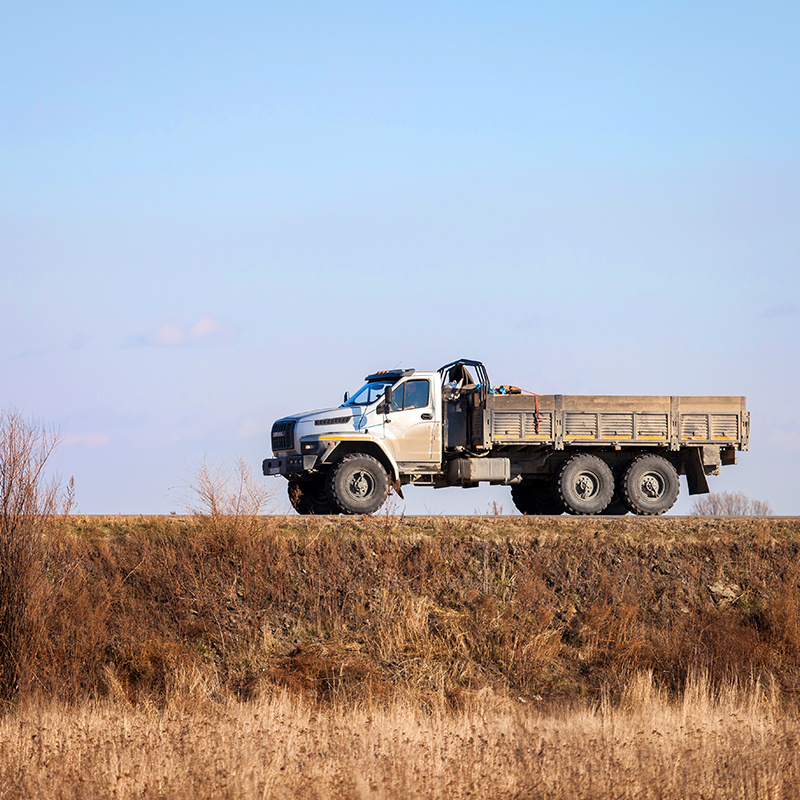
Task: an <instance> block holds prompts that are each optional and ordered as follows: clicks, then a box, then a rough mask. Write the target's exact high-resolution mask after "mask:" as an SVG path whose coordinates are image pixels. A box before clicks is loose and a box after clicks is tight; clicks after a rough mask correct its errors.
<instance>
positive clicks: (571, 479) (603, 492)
mask: <svg viewBox="0 0 800 800" xmlns="http://www.w3.org/2000/svg"><path fill="white" fill-rule="evenodd" d="M555 491H556V496H557V497H558V499H559V500H560V501H561V503H562V504H563V505H564V508H565V509H566V510H567V512H568V513H570V514H579V515H583V516H585V515H587V514H600V513H602V511H603V509H604V508H606V506H607V505H608V504H609V503H610V502H611V498H612V496H613V495H614V473H613V472H612V471H611V467H609V466H608V464H606V462H605V461H603V459H602V458H598V457H597V456H592V455H589V454H588V453H579V454H577V455H574V456H571V457H570V458H568V459H567V460H566V461H565V462H564V463H563V464H562V466H561V469H560V470H559V471H558V472H557V473H556V478H555Z"/></svg>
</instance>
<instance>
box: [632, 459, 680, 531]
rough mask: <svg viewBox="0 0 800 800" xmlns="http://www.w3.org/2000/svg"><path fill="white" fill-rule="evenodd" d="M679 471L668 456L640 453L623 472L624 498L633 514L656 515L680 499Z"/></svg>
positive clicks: (667, 509)
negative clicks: (668, 459)
mask: <svg viewBox="0 0 800 800" xmlns="http://www.w3.org/2000/svg"><path fill="white" fill-rule="evenodd" d="M679 492H680V480H679V478H678V472H677V470H676V469H675V467H673V466H672V464H671V463H670V462H669V461H667V459H666V458H663V457H662V456H656V455H641V456H639V457H638V458H635V459H634V460H633V461H631V463H630V464H629V465H628V468H627V469H626V470H625V474H624V475H623V476H622V485H621V486H620V493H621V495H622V502H623V503H625V505H626V506H627V507H628V508H629V509H630V510H631V511H633V513H634V514H643V515H647V516H657V515H658V514H663V513H664V512H665V511H669V509H671V508H672V506H673V505H674V504H675V501H676V500H677V499H678V493H679Z"/></svg>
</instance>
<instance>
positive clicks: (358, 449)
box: [319, 434, 400, 483]
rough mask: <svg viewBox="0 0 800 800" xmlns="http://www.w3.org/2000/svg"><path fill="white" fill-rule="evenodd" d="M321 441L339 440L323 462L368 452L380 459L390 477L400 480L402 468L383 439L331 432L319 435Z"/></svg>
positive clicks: (323, 458)
mask: <svg viewBox="0 0 800 800" xmlns="http://www.w3.org/2000/svg"><path fill="white" fill-rule="evenodd" d="M319 440H320V441H321V442H337V444H336V445H335V446H334V447H331V448H330V449H329V450H328V451H327V452H326V453H325V454H324V456H323V457H322V463H323V464H331V463H333V462H334V461H339V459H341V458H342V456H344V455H345V454H349V453H366V454H367V455H370V456H374V457H375V458H377V459H378V461H380V462H381V464H383V466H384V467H386V471H387V472H388V473H389V477H390V478H391V479H392V481H393V482H395V483H396V482H397V481H399V480H400V468H399V467H398V466H397V462H396V461H395V460H394V457H393V456H392V454H391V453H390V452H389V451H388V450H387V449H386V446H385V445H384V443H383V441H382V440H381V439H374V438H373V437H372V436H369V435H367V436H363V435H361V436H347V435H346V434H344V435H340V434H331V435H329V436H325V435H322V436H320V437H319Z"/></svg>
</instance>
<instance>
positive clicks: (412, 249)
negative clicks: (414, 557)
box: [0, 0, 800, 514]
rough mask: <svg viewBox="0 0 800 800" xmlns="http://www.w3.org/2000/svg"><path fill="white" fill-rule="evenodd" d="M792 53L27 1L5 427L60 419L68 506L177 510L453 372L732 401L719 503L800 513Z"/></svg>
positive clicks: (490, 497)
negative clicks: (415, 376)
mask: <svg viewBox="0 0 800 800" xmlns="http://www.w3.org/2000/svg"><path fill="white" fill-rule="evenodd" d="M799 36H800V6H798V4H796V3H790V2H773V1H772V0H764V2H761V3H757V4H756V3H751V2H741V0H726V2H704V0H693V1H692V2H683V1H682V0H674V1H672V2H667V1H666V0H665V1H664V2H660V1H659V0H653V2H648V3H640V2H623V1H622V0H619V1H614V0H591V2H590V0H560V2H537V1H536V0H526V1H524V2H523V1H522V0H495V2H491V3H490V2H476V1H475V0H460V1H459V2H446V1H440V0H426V2H424V3H423V2H417V0H406V2H404V3H375V2H349V1H348V0H341V1H340V2H336V3H333V2H311V0H298V2H294V3H274V2H269V1H268V0H261V1H260V2H255V1H252V2H244V1H243V0H227V1H226V2H224V3H223V2H214V1H213V0H205V1H204V0H195V2H191V3H190V2H185V1H182V0H159V2H157V3H156V2H150V1H149V0H139V2H136V3H108V2H82V0H76V1H75V2H73V3H69V4H64V3H50V2H37V0H32V2H30V3H26V4H22V3H17V4H14V5H13V7H9V8H7V9H5V11H4V23H3V26H2V27H1V28H0V74H2V75H3V79H2V81H0V97H1V98H2V114H1V115H0V145H1V146H0V278H2V284H0V285H2V293H1V294H0V337H1V340H2V343H3V344H2V347H0V374H2V376H3V380H2V381H0V408H5V409H8V408H14V409H16V410H19V411H22V412H23V413H24V414H25V415H26V416H28V417H29V418H31V419H35V420H38V421H40V422H41V423H43V424H46V425H49V426H52V427H54V428H55V429H57V430H58V431H60V433H61V435H62V443H61V445H60V447H59V449H58V451H57V453H56V454H55V456H54V458H53V461H52V464H51V466H52V467H53V469H55V470H56V471H57V472H58V473H59V474H60V475H61V476H63V477H64V478H65V479H66V478H68V477H69V476H74V479H75V486H76V501H77V511H79V512H80V513H84V514H105V513H110V514H116V513H120V514H155V513H169V512H172V511H176V512H178V513H181V512H182V511H184V510H185V507H186V498H187V486H188V485H189V483H190V482H191V475H192V473H193V471H194V470H196V468H197V467H198V465H199V464H200V463H202V461H203V459H204V458H205V459H207V460H208V461H210V462H211V463H218V464H222V465H225V464H232V463H233V462H234V460H235V459H237V458H241V459H243V460H244V461H245V462H246V463H247V464H249V465H251V466H252V469H253V471H254V473H255V475H256V476H259V474H260V465H261V461H262V459H263V458H265V457H268V456H269V455H271V452H270V446H269V431H270V428H271V425H272V422H273V421H274V420H275V419H276V418H279V417H281V416H285V415H288V414H291V413H294V412H300V411H305V410H309V409H314V408H324V407H330V406H335V405H337V404H338V403H340V402H341V398H342V395H343V393H344V391H345V390H349V391H351V392H352V391H353V390H354V389H355V388H357V387H358V386H359V385H360V384H361V383H362V379H363V378H364V376H365V375H367V374H368V373H371V372H374V371H375V370H377V369H386V368H392V367H396V366H402V367H411V368H415V369H419V370H435V369H437V368H438V367H439V366H441V365H442V364H444V363H446V362H449V361H452V360H454V359H456V358H460V357H466V358H473V359H480V360H482V361H483V362H484V363H485V364H486V366H487V369H488V371H489V375H490V378H491V380H492V382H493V383H494V384H503V383H511V384H516V385H518V386H521V387H523V388H525V389H527V390H530V391H534V392H539V393H563V394H583V393H586V394H663V395H673V394H700V395H708V394H710V395H722V394H733V395H740V394H742V395H746V396H747V398H748V400H747V402H748V408H749V410H750V411H751V416H752V434H751V449H750V451H749V452H746V453H742V454H740V456H739V464H738V465H737V466H735V467H726V468H723V472H722V475H720V476H719V477H716V478H711V479H710V482H711V488H712V491H730V492H736V491H741V492H744V493H745V494H747V495H748V496H750V497H752V498H755V499H760V500H763V501H767V502H768V503H770V505H771V506H772V508H773V510H774V511H775V513H777V514H800V491H798V488H797V487H798V485H799V481H798V478H800V475H799V472H798V467H797V462H798V459H800V414H799V413H798V410H797V402H796V398H797V396H798V389H800V370H798V366H797V365H798V363H800V269H799V268H800V102H798V101H800V49H799V48H798V47H797V41H798V37H799ZM259 480H264V481H266V482H268V483H267V485H268V486H271V487H273V489H274V498H273V506H272V508H273V509H274V510H275V511H283V510H286V509H287V508H288V504H287V502H286V499H285V482H284V481H283V480H282V479H280V478H270V479H267V478H263V479H261V478H259ZM682 483H683V486H682V492H681V497H680V498H679V500H678V503H677V504H676V506H675V508H674V512H675V513H687V511H688V510H689V507H690V503H691V500H690V498H689V497H688V492H687V489H686V485H685V479H682ZM405 494H406V501H405V503H401V504H399V505H398V506H396V510H398V511H403V512H405V513H408V514H424V513H431V514H439V513H464V514H470V513H473V512H479V513H485V512H486V511H488V510H490V509H491V508H493V504H494V503H496V504H497V506H498V507H500V508H502V509H503V512H504V513H511V512H513V506H512V504H511V500H510V496H509V491H508V489H507V488H506V487H491V488H490V487H485V488H481V489H476V490H462V489H445V490H432V489H429V488H411V489H409V490H407V491H406V493H405Z"/></svg>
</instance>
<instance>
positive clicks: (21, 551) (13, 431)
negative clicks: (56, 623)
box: [0, 410, 74, 703]
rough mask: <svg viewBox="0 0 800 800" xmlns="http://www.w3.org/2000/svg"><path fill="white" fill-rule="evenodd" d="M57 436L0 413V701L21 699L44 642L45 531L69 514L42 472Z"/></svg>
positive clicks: (63, 499) (69, 500) (70, 491)
mask: <svg viewBox="0 0 800 800" xmlns="http://www.w3.org/2000/svg"><path fill="white" fill-rule="evenodd" d="M58 443H59V435H58V434H57V433H56V432H55V431H52V430H50V429H48V428H46V427H45V426H43V425H41V424H40V423H38V422H31V421H28V420H26V419H25V418H24V417H23V416H22V414H21V413H20V412H18V411H14V410H11V411H0V702H2V703H9V702H12V701H13V700H15V699H24V698H25V696H26V695H27V693H28V690H29V687H30V684H31V681H32V679H33V671H34V668H35V664H36V661H37V658H38V656H39V651H40V649H41V646H42V642H43V638H44V637H43V630H44V622H43V611H44V608H45V604H46V600H47V580H46V576H45V556H46V551H47V541H46V539H45V532H46V531H48V530H52V519H53V517H54V516H55V515H57V514H59V513H68V512H69V508H70V505H71V503H72V498H73V492H74V485H73V483H72V481H70V484H69V488H68V490H67V494H66V496H62V493H61V487H60V485H59V483H58V481H57V480H56V479H52V480H50V481H49V482H46V481H45V477H44V470H45V465H46V464H47V461H48V460H49V458H50V457H51V456H52V454H53V452H54V451H55V449H56V447H57V446H58Z"/></svg>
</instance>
